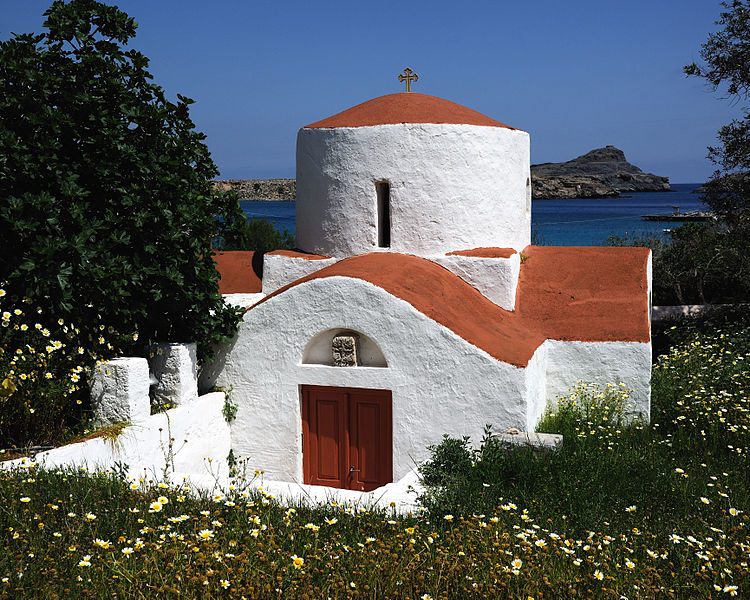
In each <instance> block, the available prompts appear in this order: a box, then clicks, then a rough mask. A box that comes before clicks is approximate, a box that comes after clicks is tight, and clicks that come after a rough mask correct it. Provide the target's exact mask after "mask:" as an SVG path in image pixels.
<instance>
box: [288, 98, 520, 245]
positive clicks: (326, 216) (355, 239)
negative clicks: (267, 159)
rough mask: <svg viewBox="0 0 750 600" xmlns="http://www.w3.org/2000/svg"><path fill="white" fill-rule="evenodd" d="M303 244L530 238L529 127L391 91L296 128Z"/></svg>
mask: <svg viewBox="0 0 750 600" xmlns="http://www.w3.org/2000/svg"><path fill="white" fill-rule="evenodd" d="M295 212H296V240H297V247H298V248H299V249H301V250H303V251H305V252H309V253H312V254H322V255H326V256H333V257H336V258H346V257H348V256H356V255H358V254H364V253H367V252H373V251H389V252H402V253H406V254H413V255H416V256H422V257H430V256H442V255H445V254H446V253H448V252H451V251H453V250H460V249H464V248H487V247H498V248H512V249H514V250H516V251H520V250H521V249H523V248H525V247H526V246H527V245H528V244H529V243H530V241H531V240H530V238H531V180H530V173H529V134H528V133H526V132H525V131H521V130H520V129H516V128H514V127H509V126H508V125H504V124H503V123H500V122H499V121H495V120H494V119H491V118H489V117H487V116H485V115H483V114H481V113H479V112H477V111H475V110H471V109H470V108H466V107H465V106H461V105H460V104H456V103H455V102H450V101H449V100H443V99H442V98H435V97H434V96H428V95H426V94H417V93H414V92H407V93H400V94H389V95H387V96H381V97H379V98H374V99H372V100H368V101H367V102H364V103H362V104H358V105H357V106H354V107H352V108H350V109H348V110H345V111H343V112H340V113H338V114H336V115H333V116H332V117H328V118H327V119H323V120H322V121H317V122H315V123H312V124H310V125H307V126H306V127H303V128H302V129H300V130H299V133H298V135H297V204H296V210H295Z"/></svg>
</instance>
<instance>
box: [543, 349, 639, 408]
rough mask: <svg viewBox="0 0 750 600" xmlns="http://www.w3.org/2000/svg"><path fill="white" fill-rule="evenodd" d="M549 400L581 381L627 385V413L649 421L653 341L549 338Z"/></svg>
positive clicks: (559, 395) (565, 393)
mask: <svg viewBox="0 0 750 600" xmlns="http://www.w3.org/2000/svg"><path fill="white" fill-rule="evenodd" d="M544 346H545V351H546V363H547V370H546V387H547V402H548V404H549V405H551V406H554V405H555V404H556V400H557V399H558V398H560V397H561V396H565V395H567V394H568V393H569V390H570V389H571V388H573V387H574V386H575V385H576V384H577V383H578V382H579V381H582V382H584V383H592V384H599V385H600V386H604V385H606V384H608V383H612V384H620V383H622V384H624V385H625V387H626V388H628V390H630V398H629V399H628V401H629V402H628V405H627V406H626V407H625V412H626V414H627V415H630V416H634V415H640V416H641V417H643V418H644V420H646V421H648V420H649V418H650V414H651V343H650V342H563V341H558V340H547V341H546V342H545V343H544Z"/></svg>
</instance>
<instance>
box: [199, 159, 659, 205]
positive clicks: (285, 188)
mask: <svg viewBox="0 0 750 600" xmlns="http://www.w3.org/2000/svg"><path fill="white" fill-rule="evenodd" d="M214 185H215V186H216V187H217V188H218V189H219V190H220V191H228V190H234V191H235V192H237V196H238V197H239V199H240V200H251V201H256V202H257V201H263V202H275V201H281V202H294V201H295V200H296V196H297V186H296V181H295V180H294V179H226V180H221V181H214ZM531 190H532V192H531V193H532V198H534V199H537V198H545V199H549V198H615V197H617V196H619V195H620V193H622V192H668V191H669V190H670V188H669V178H668V177H661V176H659V175H652V174H651V173H644V172H643V171H642V170H641V169H639V168H638V167H636V166H635V165H631V164H630V163H629V162H628V161H627V160H626V159H625V153H624V152H623V151H622V150H620V149H619V148H615V147H614V146H606V147H605V148H597V149H595V150H592V151H591V152H587V153H586V154H584V155H583V156H579V157H578V158H574V159H573V160H569V161H568V162H562V163H542V164H540V165H531Z"/></svg>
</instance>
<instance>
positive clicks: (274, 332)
mask: <svg viewBox="0 0 750 600" xmlns="http://www.w3.org/2000/svg"><path fill="white" fill-rule="evenodd" d="M530 229H531V182H530V172H529V135H528V134H527V133H526V132H524V131H521V130H518V129H515V128H512V127H509V126H507V125H504V124H502V123H499V122H497V121H494V120H493V119H490V118H488V117H486V116H484V115H482V114H480V113H478V112H476V111H473V110H470V109H468V108H466V107H463V106H460V105H458V104H455V103H452V102H449V101H447V100H443V99H440V98H435V97H432V96H427V95H423V94H418V93H399V94H391V95H388V96H383V97H380V98H375V99H373V100H370V101H368V102H364V103H363V104H360V105H358V106H355V107H353V108H351V109H349V110H346V111H344V112H342V113H339V114H337V115H334V116H332V117H330V118H327V119H324V120H322V121H319V122H317V123H313V124H311V125H308V126H306V127H304V128H302V129H301V130H300V131H299V135H298V138H297V203H296V236H297V237H296V241H297V246H298V249H299V250H298V251H278V252H271V253H267V254H265V255H260V254H254V253H249V252H226V253H222V254H219V255H217V256H216V261H217V268H218V269H219V271H220V273H221V275H222V281H221V291H222V292H223V293H225V294H227V299H228V300H229V301H232V302H235V303H240V304H242V305H243V306H245V307H247V311H246V312H245V315H244V318H243V322H242V323H241V325H240V329H239V331H238V333H237V336H236V338H235V339H234V341H233V342H232V343H230V344H228V345H227V346H226V347H224V348H222V349H221V351H220V354H219V358H218V359H217V360H216V362H215V363H213V364H212V365H209V366H208V367H206V368H205V369H204V371H203V373H202V376H201V386H202V388H203V389H209V388H211V387H213V386H222V387H225V388H229V387H230V386H231V388H232V401H233V402H234V403H235V404H236V405H237V408H238V410H237V418H236V420H235V421H234V422H233V423H232V424H231V447H232V449H233V451H234V453H235V454H236V455H242V456H249V457H251V458H252V462H253V464H256V465H262V468H263V469H265V472H266V476H267V477H268V478H270V479H275V480H280V481H290V482H300V483H302V482H304V483H311V484H319V485H329V486H333V487H339V488H348V489H354V490H370V489H375V488H377V487H379V486H381V485H383V484H385V483H388V482H390V481H396V480H399V479H400V478H402V477H403V476H404V475H405V474H406V473H407V472H408V471H409V470H410V469H411V468H413V466H414V464H415V462H418V461H420V460H423V459H425V458H426V457H427V447H428V446H429V445H431V444H436V443H438V442H439V441H440V439H441V437H442V435H443V434H446V433H447V434H450V435H452V436H464V435H468V436H472V437H473V438H474V439H478V438H479V437H480V436H481V434H482V430H483V428H484V426H485V424H491V425H492V426H493V429H494V430H495V431H498V432H502V431H505V430H507V429H508V428H517V429H520V430H522V431H533V429H534V427H535V425H536V424H537V422H538V421H539V419H540V417H541V415H542V414H543V412H544V411H545V409H546V407H547V406H549V405H550V403H553V402H554V401H555V398H557V397H558V396H560V395H562V394H565V393H566V392H567V391H568V389H569V388H570V387H572V386H574V385H575V384H576V383H577V382H578V381H579V380H583V381H585V382H592V383H608V382H611V383H622V384H624V385H625V386H627V387H628V388H629V389H630V390H631V400H632V405H631V406H630V407H629V411H630V412H631V413H633V414H640V415H642V416H644V417H645V418H648V416H649V409H650V372H651V341H650V321H649V318H650V313H649V308H650V289H651V255H650V251H649V250H648V249H644V248H583V247H549V246H539V247H537V246H530ZM261 265H262V266H261Z"/></svg>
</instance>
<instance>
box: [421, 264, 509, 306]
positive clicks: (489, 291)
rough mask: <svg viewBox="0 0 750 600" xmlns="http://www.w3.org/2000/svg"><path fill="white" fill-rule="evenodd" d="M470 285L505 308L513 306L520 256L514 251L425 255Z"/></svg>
mask: <svg viewBox="0 0 750 600" xmlns="http://www.w3.org/2000/svg"><path fill="white" fill-rule="evenodd" d="M428 258H429V259H430V260H431V261H433V262H435V263H437V264H439V265H441V266H443V267H445V268H446V269H448V270H449V271H451V272H452V273H454V274H456V275H458V276H459V277H460V278H461V279H463V280H464V281H465V282H466V283H468V284H469V285H471V286H473V287H474V288H476V289H477V290H479V292H481V293H482V295H483V296H484V297H485V298H487V299H488V300H489V301H490V302H494V303H495V304H497V305H498V306H500V307H501V308H504V309H505V310H513V309H514V308H515V306H516V288H517V287H518V274H519V271H520V269H521V257H520V255H519V254H518V252H516V253H515V254H513V255H512V256H510V257H509V258H484V257H477V256H461V255H456V254H452V255H448V256H439V257H428Z"/></svg>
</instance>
